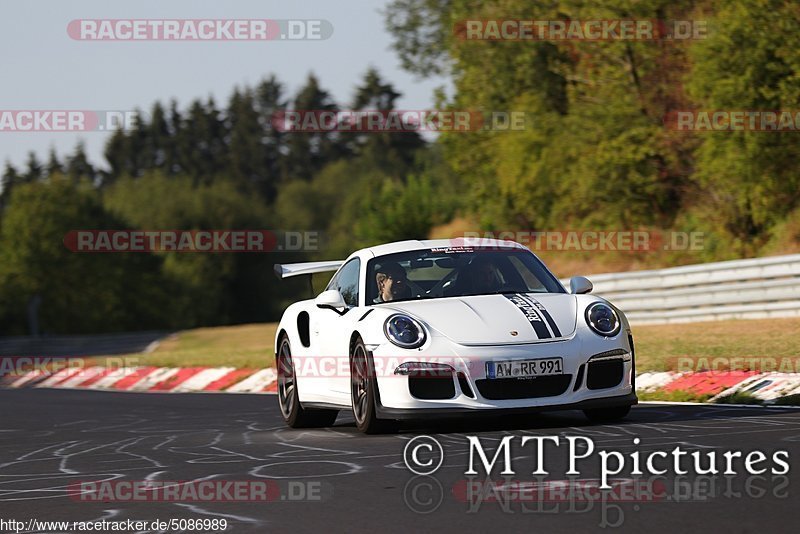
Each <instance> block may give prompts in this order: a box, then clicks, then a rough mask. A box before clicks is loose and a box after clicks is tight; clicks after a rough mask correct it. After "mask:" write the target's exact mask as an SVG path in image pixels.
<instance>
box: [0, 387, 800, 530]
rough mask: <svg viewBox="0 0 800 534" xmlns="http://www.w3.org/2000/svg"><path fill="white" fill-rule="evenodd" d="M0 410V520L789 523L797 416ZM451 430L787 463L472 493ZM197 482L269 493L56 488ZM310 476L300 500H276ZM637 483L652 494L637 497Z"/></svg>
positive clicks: (124, 396) (64, 394)
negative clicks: (189, 494)
mask: <svg viewBox="0 0 800 534" xmlns="http://www.w3.org/2000/svg"><path fill="white" fill-rule="evenodd" d="M0 407H1V408H2V410H1V413H2V419H0V420H1V421H2V426H0V519H4V520H8V519H15V520H19V521H25V520H28V519H30V518H35V519H39V520H58V521H97V520H101V519H106V520H109V521H121V520H126V519H134V520H148V521H151V520H153V519H162V520H169V519H173V518H195V519H198V518H225V519H227V521H228V527H227V530H226V532H275V531H278V532H283V531H290V530H291V531H294V532H328V531H333V532H366V531H373V532H375V531H376V532H415V531H424V532H454V531H467V532H472V531H482V532H485V531H489V530H491V531H495V532H499V531H506V530H514V531H517V530H522V529H525V530H536V531H539V532H587V531H594V530H604V531H625V532H670V533H674V532H721V531H723V530H724V531H726V532H767V531H768V532H790V531H791V532H796V531H797V530H796V528H797V524H798V523H797V514H798V504H800V499H798V494H800V475H799V474H798V473H800V464H798V460H800V410H793V409H783V410H780V409H763V408H758V407H753V408H723V407H714V406H685V405H684V406H675V405H654V404H647V405H640V406H637V407H635V408H634V409H633V411H632V413H631V415H630V416H629V418H628V420H627V421H626V422H625V423H622V424H616V425H588V424H587V423H586V420H585V419H584V418H583V416H582V414H580V413H579V412H562V413H554V414H542V415H534V416H530V417H515V418H499V417H495V418H491V419H488V420H487V419H479V420H474V419H472V420H466V421H465V420H460V421H452V422H444V423H442V422H437V423H427V424H415V423H406V424H404V426H403V427H402V428H401V430H400V432H398V433H394V434H390V435H381V436H364V435H361V434H360V433H358V432H357V430H356V429H355V427H354V425H353V422H352V418H351V417H349V416H348V415H346V414H341V415H340V416H339V419H338V420H337V422H336V425H335V427H333V428H330V429H323V430H292V429H288V428H286V427H285V426H284V424H283V422H282V420H281V418H280V414H279V411H278V408H277V401H276V399H275V397H274V396H264V395H223V394H153V393H110V392H96V391H77V390H75V391H70V390H47V389H21V390H0ZM423 434H424V435H430V436H433V437H434V438H436V439H437V440H438V441H439V442H440V443H441V444H442V447H443V450H444V461H443V464H442V466H441V468H440V469H439V470H438V471H437V472H436V473H435V475H434V476H433V477H425V476H416V475H414V474H412V473H411V472H410V471H409V470H408V469H407V467H406V465H405V464H404V461H403V451H404V447H405V445H406V444H407V443H408V442H409V440H411V439H412V438H414V437H416V436H419V435H423ZM467 435H476V436H479V437H480V439H481V440H482V442H483V443H486V444H487V452H488V451H490V450H491V451H493V450H494V446H495V445H491V444H492V443H494V444H496V443H498V440H499V439H501V438H502V437H503V436H504V435H513V436H515V439H518V437H520V436H537V435H538V436H562V437H563V436H577V435H580V436H587V437H590V438H592V439H593V440H594V442H595V444H596V446H597V447H598V448H606V449H609V450H619V451H621V452H630V451H632V450H634V449H635V448H637V447H634V446H633V445H632V443H631V440H632V438H633V437H639V438H640V439H641V440H642V443H641V444H640V445H639V446H638V450H640V451H642V452H647V451H654V450H665V451H668V450H671V449H672V448H673V447H675V446H676V445H677V444H681V446H682V447H684V448H685V449H687V450H700V451H708V450H717V451H723V450H731V449H735V450H742V451H745V452H747V451H750V450H762V451H765V452H767V453H768V454H769V452H770V451H774V450H777V449H784V450H787V451H789V454H790V462H789V463H790V465H791V469H790V471H789V473H788V475H786V476H775V475H770V474H768V473H767V474H765V475H763V476H752V475H747V474H744V473H743V474H739V475H738V476H733V477H723V476H721V475H718V476H713V475H709V476H691V475H689V476H685V477H681V476H676V475H674V474H669V475H667V476H666V477H665V478H659V479H658V480H656V481H655V486H653V485H652V484H653V482H652V480H651V481H650V482H648V484H650V486H647V488H650V489H652V488H653V487H656V486H657V488H658V491H657V492H653V491H651V492H650V493H647V491H645V493H644V495H645V497H644V498H642V495H641V493H640V494H639V496H638V497H634V498H630V497H626V498H624V499H620V498H618V499H610V500H605V501H600V500H592V499H587V498H583V499H577V500H573V501H572V502H568V500H565V499H560V498H558V499H552V498H551V499H549V500H546V502H538V503H531V502H519V500H518V499H510V500H509V501H508V502H496V501H494V502H491V501H488V500H484V501H483V502H481V499H480V498H477V500H476V499H475V495H473V496H472V497H470V498H469V499H467V498H465V497H464V496H465V493H464V491H462V490H463V488H464V487H465V485H464V480H465V475H464V471H465V470H466V468H467V464H468V451H469V448H468V442H467V438H466V436H467ZM516 443H518V441H517V442H516ZM561 449H562V447H559V449H555V450H552V451H550V452H548V455H547V456H546V461H545V464H546V467H547V469H548V470H549V471H550V475H549V476H548V477H544V480H545V481H546V482H545V485H547V484H550V485H551V486H552V485H553V484H556V485H557V484H558V483H557V482H554V481H556V480H564V479H565V477H564V473H565V471H566V461H567V453H566V450H563V451H562V450H561ZM513 450H514V456H513V460H514V466H515V467H516V468H517V477H518V479H519V480H528V481H531V480H534V479H535V477H533V476H531V474H530V473H531V471H532V470H533V468H534V467H535V464H534V457H535V452H534V451H533V450H527V449H526V448H522V447H517V448H516V449H513ZM423 452H424V451H423ZM598 476H599V463H598V464H597V465H595V463H587V464H586V465H585V466H584V467H583V468H582V471H581V476H580V477H579V478H580V479H581V480H583V481H584V482H586V481H592V480H595V479H597V477H598ZM618 477H622V478H621V479H620V480H623V481H624V480H626V479H625V478H624V475H619V476H618ZM500 478H501V477H499V476H495V475H493V477H492V479H493V480H498V479H500ZM201 479H202V480H218V481H219V480H222V481H224V480H255V481H264V480H268V481H270V483H272V484H274V485H276V486H275V487H277V488H279V493H280V496H281V497H282V498H278V497H277V496H276V495H277V494H273V495H272V500H271V502H240V501H234V502H230V501H226V502H211V503H208V502H202V503H198V502H138V501H137V502H130V501H124V502H120V501H114V500H111V501H109V502H84V501H81V500H79V499H78V498H77V497H75V496H68V492H67V488H68V487H69V486H70V484H74V483H76V482H78V481H87V480H88V481H99V480H117V481H119V480H128V481H130V480H157V481H190V480H201ZM628 480H629V479H628ZM292 484H294V491H295V493H294V494H292V495H290V493H289V492H290V488H289V486H290V485H292ZM303 484H311V486H308V485H305V486H303ZM573 484H575V482H573ZM594 484H596V482H594ZM623 484H624V482H623ZM312 486H313V488H314V489H313V491H314V493H315V494H314V498H313V499H310V500H301V501H294V500H292V499H291V498H290V499H289V500H287V499H286V498H287V496H289V497H292V496H294V497H297V496H298V495H299V490H298V488H311V487H312ZM459 488H461V490H459ZM477 493H478V494H480V492H477ZM653 493H658V495H659V497H658V498H654V499H652V498H648V497H647V495H650V496H652V495H653ZM618 495H621V493H618ZM604 526H605V527H607V528H602V527H604ZM0 530H1V529H0ZM39 531H41V530H39ZM174 531H175V530H167V532H174ZM191 531H193V532H195V531H198V530H191ZM148 532H155V531H153V530H148Z"/></svg>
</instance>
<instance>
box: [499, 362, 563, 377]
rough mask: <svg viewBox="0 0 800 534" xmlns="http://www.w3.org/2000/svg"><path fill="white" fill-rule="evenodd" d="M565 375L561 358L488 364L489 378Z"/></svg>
mask: <svg viewBox="0 0 800 534" xmlns="http://www.w3.org/2000/svg"><path fill="white" fill-rule="evenodd" d="M563 373H564V370H563V365H562V360H561V358H542V359H540V360H513V361H506V362H487V363H486V377H487V378H533V377H535V376H549V375H560V374H563Z"/></svg>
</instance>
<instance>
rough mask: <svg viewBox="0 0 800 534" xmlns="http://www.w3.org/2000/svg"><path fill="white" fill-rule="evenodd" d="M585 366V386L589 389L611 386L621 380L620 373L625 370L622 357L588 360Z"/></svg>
mask: <svg viewBox="0 0 800 534" xmlns="http://www.w3.org/2000/svg"><path fill="white" fill-rule="evenodd" d="M587 368H588V371H587V373H586V387H588V388H589V389H606V388H613V387H614V386H617V385H619V383H620V382H622V374H623V372H624V371H625V365H624V362H623V361H622V358H615V359H613V360H603V361H599V362H593V361H591V360H590V361H589V365H587Z"/></svg>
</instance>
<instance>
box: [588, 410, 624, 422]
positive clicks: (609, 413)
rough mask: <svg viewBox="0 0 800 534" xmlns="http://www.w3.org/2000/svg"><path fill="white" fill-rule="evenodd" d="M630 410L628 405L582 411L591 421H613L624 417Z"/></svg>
mask: <svg viewBox="0 0 800 534" xmlns="http://www.w3.org/2000/svg"><path fill="white" fill-rule="evenodd" d="M630 411H631V407H630V406H615V407H614V408H595V409H592V410H583V413H584V415H586V417H587V418H588V419H589V421H591V422H592V423H614V422H617V421H621V420H623V419H625V418H626V417H627V416H628V414H629V413H630Z"/></svg>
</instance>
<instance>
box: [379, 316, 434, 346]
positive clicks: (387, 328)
mask: <svg viewBox="0 0 800 534" xmlns="http://www.w3.org/2000/svg"><path fill="white" fill-rule="evenodd" d="M383 331H384V332H385V333H386V337H387V338H389V341H391V342H392V343H394V344H395V345H397V346H398V347H402V348H404V349H416V348H417V347H421V346H422V344H423V343H425V329H423V328H422V325H421V324H419V323H418V322H417V321H415V320H414V319H412V318H411V317H409V316H408V315H399V314H397V315H392V316H390V317H389V318H388V319H386V322H385V323H384V325H383Z"/></svg>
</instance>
